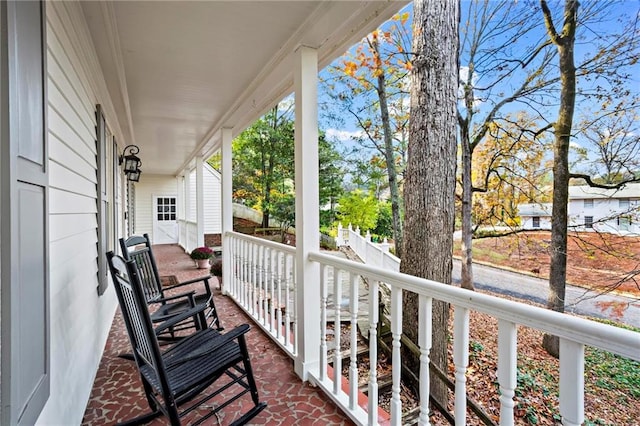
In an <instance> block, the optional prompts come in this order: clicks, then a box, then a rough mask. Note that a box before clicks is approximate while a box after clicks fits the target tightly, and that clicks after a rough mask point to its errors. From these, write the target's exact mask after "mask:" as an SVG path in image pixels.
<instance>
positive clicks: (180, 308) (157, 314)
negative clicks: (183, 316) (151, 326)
mask: <svg viewBox="0 0 640 426" xmlns="http://www.w3.org/2000/svg"><path fill="white" fill-rule="evenodd" d="M193 293H194V292H190V293H182V294H179V295H177V296H176V298H178V297H181V296H182V297H184V296H185V295H189V296H191V297H193V300H192V301H190V300H188V299H187V300H182V301H178V302H173V303H165V304H162V305H160V307H158V309H157V310H155V311H154V312H152V313H151V320H152V321H153V322H154V323H157V322H164V321H166V320H168V319H170V318H172V317H174V316H176V315H177V314H179V313H181V312H184V311H186V310H188V309H191V308H192V307H193V306H207V305H209V304H210V303H211V298H212V297H213V295H207V294H193ZM163 300H164V301H166V300H168V298H164V299H163ZM192 305H193V306H192Z"/></svg>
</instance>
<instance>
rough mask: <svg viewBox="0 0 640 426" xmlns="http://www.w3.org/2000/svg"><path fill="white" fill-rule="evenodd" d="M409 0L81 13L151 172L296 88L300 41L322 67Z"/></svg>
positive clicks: (163, 4) (106, 7) (180, 5)
mask: <svg viewBox="0 0 640 426" xmlns="http://www.w3.org/2000/svg"><path fill="white" fill-rule="evenodd" d="M406 3H408V2H407V1H397V2H394V1H357V2H356V1H225V2H221V1H100V2H89V1H87V2H82V11H83V13H84V15H85V18H86V19H87V22H88V29H85V30H84V31H88V32H89V33H90V37H91V39H92V40H93V44H94V45H95V47H96V51H97V55H98V58H97V59H98V60H99V62H100V65H101V68H102V69H103V70H104V74H105V79H106V86H107V90H108V92H109V94H110V97H111V99H112V100H113V105H107V106H106V107H107V108H105V111H106V113H107V114H109V113H111V114H112V115H115V116H116V117H117V122H118V123H119V126H118V127H119V128H118V129H114V132H115V133H116V135H119V136H120V138H119V142H120V143H121V144H124V145H126V144H136V145H138V146H139V147H140V154H139V156H140V158H141V159H142V161H143V164H142V170H143V171H144V172H145V173H151V174H172V175H176V174H179V173H180V172H182V171H183V170H186V169H189V168H192V167H193V163H194V159H195V158H196V157H198V156H201V155H202V156H204V157H208V156H209V155H210V154H212V153H213V152H215V151H216V150H217V149H218V148H219V146H220V143H221V136H220V133H221V132H220V131H221V129H222V128H232V129H233V131H232V133H233V136H236V135H237V134H239V133H240V132H241V131H242V130H243V129H244V128H246V127H247V126H248V125H250V124H251V123H252V122H253V121H255V120H256V119H257V118H259V117H260V116H261V115H262V114H263V113H264V112H266V111H267V110H268V109H269V108H271V107H272V106H273V105H275V104H276V103H277V102H278V101H280V100H281V99H282V98H284V97H285V96H287V95H289V94H290V93H292V91H293V70H294V68H295V67H294V65H295V63H294V59H295V51H296V49H297V48H298V47H299V46H307V47H312V48H316V49H317V51H318V61H319V69H321V68H322V67H324V66H326V65H327V64H329V63H330V62H331V61H332V60H334V59H335V58H336V57H338V56H340V55H341V54H343V53H344V52H345V51H346V50H347V49H348V48H349V47H350V46H351V45H353V44H354V43H355V42H357V41H358V40H360V39H361V38H362V37H364V36H366V35H367V34H368V33H369V32H371V31H372V30H374V29H375V28H377V27H378V26H379V25H380V24H382V23H383V22H384V21H385V20H387V19H389V18H390V17H391V16H393V14H395V13H396V12H398V11H399V10H400V9H401V8H402V7H403V6H404V5H405V4H406ZM80 30H82V28H81V29H80ZM112 121H115V120H112ZM112 125H113V124H112ZM124 145H122V146H124Z"/></svg>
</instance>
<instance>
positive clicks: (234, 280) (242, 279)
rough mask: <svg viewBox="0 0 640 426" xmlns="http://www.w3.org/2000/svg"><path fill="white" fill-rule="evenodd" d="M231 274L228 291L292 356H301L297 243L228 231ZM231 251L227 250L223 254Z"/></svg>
mask: <svg viewBox="0 0 640 426" xmlns="http://www.w3.org/2000/svg"><path fill="white" fill-rule="evenodd" d="M224 247H230V248H231V264H230V270H231V276H230V277H229V278H227V277H225V278H224V281H223V282H224V284H223V285H224V291H225V292H226V293H227V294H228V295H230V296H231V297H232V298H233V299H234V300H235V301H236V303H237V304H238V305H239V306H240V307H241V308H242V309H244V310H245V311H246V312H247V313H248V314H249V315H251V316H252V317H253V319H254V320H255V321H256V322H257V323H258V325H259V326H260V327H261V328H262V329H263V330H264V331H265V332H267V334H269V335H270V336H271V337H272V338H273V339H274V340H275V341H276V342H277V343H278V345H280V347H281V348H282V349H283V350H284V351H285V352H287V353H288V354H289V356H291V357H292V358H295V357H296V356H297V353H298V351H297V334H296V330H297V327H296V313H297V312H299V310H298V309H296V306H295V300H296V294H295V288H296V286H295V276H296V274H295V255H296V250H295V248H294V247H291V246H288V245H285V244H279V243H274V242H271V241H267V240H264V239H260V238H255V237H250V236H248V235H245V234H240V233H237V232H233V233H228V234H227V236H226V238H225V241H224V245H223V248H224ZM225 253H228V251H223V256H224V255H225Z"/></svg>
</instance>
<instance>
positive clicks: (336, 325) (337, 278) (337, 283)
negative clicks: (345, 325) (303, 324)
mask: <svg viewBox="0 0 640 426" xmlns="http://www.w3.org/2000/svg"><path fill="white" fill-rule="evenodd" d="M340 303H342V270H341V269H338V270H336V269H335V268H334V269H333V304H334V306H335V315H334V322H333V337H334V339H333V342H334V343H335V349H334V352H333V393H334V394H336V395H338V394H339V393H340V389H341V387H340V386H341V384H342V354H341V353H340Z"/></svg>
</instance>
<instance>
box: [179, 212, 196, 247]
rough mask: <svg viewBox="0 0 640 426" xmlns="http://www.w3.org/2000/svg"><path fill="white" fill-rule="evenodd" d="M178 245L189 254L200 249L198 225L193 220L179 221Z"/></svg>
mask: <svg viewBox="0 0 640 426" xmlns="http://www.w3.org/2000/svg"><path fill="white" fill-rule="evenodd" d="M178 244H180V245H181V246H182V247H184V249H185V250H186V251H187V252H190V251H191V250H193V249H194V248H196V247H198V224H197V223H196V222H194V221H191V220H185V219H178Z"/></svg>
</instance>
